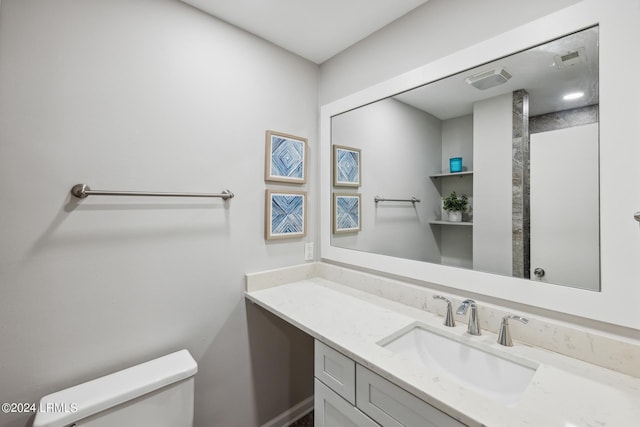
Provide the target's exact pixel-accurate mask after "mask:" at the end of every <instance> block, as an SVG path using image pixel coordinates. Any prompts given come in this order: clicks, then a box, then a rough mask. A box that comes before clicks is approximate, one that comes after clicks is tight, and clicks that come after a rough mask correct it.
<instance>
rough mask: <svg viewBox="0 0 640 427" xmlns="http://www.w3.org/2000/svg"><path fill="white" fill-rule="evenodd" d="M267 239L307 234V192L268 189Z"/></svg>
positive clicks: (266, 211)
mask: <svg viewBox="0 0 640 427" xmlns="http://www.w3.org/2000/svg"><path fill="white" fill-rule="evenodd" d="M266 196H267V197H266V204H265V208H266V209H265V239H267V240H274V239H292V238H296V237H304V236H306V235H307V192H306V191H282V190H266Z"/></svg>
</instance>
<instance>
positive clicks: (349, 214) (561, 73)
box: [331, 26, 600, 291]
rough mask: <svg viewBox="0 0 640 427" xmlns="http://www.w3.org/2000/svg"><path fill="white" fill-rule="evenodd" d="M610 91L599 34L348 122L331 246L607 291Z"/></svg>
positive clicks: (342, 128) (339, 120)
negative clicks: (602, 117) (602, 181)
mask: <svg viewBox="0 0 640 427" xmlns="http://www.w3.org/2000/svg"><path fill="white" fill-rule="evenodd" d="M598 81H599V78H598V27H597V26H595V27H591V28H588V29H585V30H582V31H579V32H575V33H573V34H570V35H567V36H564V37H561V38H558V39H556V40H553V41H551V42H548V43H544V44H541V45H539V46H536V47H533V48H531V49H527V50H525V51H521V52H518V53H516V54H513V55H510V56H507V57H504V58H501V59H498V60H495V61H492V62H490V63H486V64H483V65H481V66H478V67H476V68H473V69H469V70H466V71H463V72H461V73H458V74H455V75H452V76H449V77H446V78H444V79H441V80H438V81H435V82H432V83H429V84H427V85H424V86H421V87H418V88H415V89H412V90H409V91H406V92H403V93H400V94H398V95H395V96H392V97H389V98H386V99H382V100H379V101H377V102H373V103H369V104H367V105H364V106H361V107H359V108H355V109H351V110H349V111H347V112H344V113H341V114H338V115H334V116H333V117H331V143H332V145H333V146H334V147H336V146H337V149H338V150H340V152H339V154H336V151H337V150H336V149H334V150H333V153H334V156H333V160H332V161H333V164H332V171H333V172H332V173H333V176H332V183H331V185H332V193H333V195H332V201H331V203H332V204H333V208H332V220H333V230H332V236H331V244H332V245H333V246H336V247H340V248H345V249H354V250H358V251H365V252H372V253H377V254H382V255H389V256H393V257H399V258H405V259H411V260H417V261H424V262H429V263H436V264H442V265H447V266H454V267H460V268H467V269H473V270H477V271H483V272H489V273H496V274H501V275H506V276H512V277H518V278H523V279H530V280H536V281H541V282H546V283H552V284H559V285H565V286H571V287H578V288H582V289H588V290H594V291H597V290H599V289H600V227H599V224H600V220H599V130H598V126H599V119H598V116H599V114H598V104H599V100H598V86H599V84H598ZM337 175H339V176H337Z"/></svg>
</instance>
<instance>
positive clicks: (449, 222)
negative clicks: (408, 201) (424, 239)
mask: <svg viewBox="0 0 640 427" xmlns="http://www.w3.org/2000/svg"><path fill="white" fill-rule="evenodd" d="M429 224H433V225H457V226H466V227H473V222H468V221H463V222H451V221H443V220H435V221H429Z"/></svg>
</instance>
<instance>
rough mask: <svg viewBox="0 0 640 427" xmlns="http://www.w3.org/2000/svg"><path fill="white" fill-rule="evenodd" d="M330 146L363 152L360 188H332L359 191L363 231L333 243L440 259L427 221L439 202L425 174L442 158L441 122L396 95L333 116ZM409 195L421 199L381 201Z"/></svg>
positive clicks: (434, 214) (335, 238)
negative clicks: (398, 99)
mask: <svg viewBox="0 0 640 427" xmlns="http://www.w3.org/2000/svg"><path fill="white" fill-rule="evenodd" d="M331 129H332V130H331V132H332V138H333V139H332V141H333V144H337V145H345V146H348V147H354V148H359V149H361V150H362V153H361V158H362V186H361V187H360V188H359V189H358V190H357V191H356V190H355V189H349V188H341V187H334V189H333V191H334V192H339V193H345V192H346V193H356V192H357V193H360V194H361V195H362V206H361V208H362V209H361V210H362V220H361V224H362V230H361V231H360V232H358V233H349V234H334V235H333V236H332V241H333V244H334V245H337V246H340V247H346V248H350V249H356V250H361V251H366V252H375V253H381V254H385V255H390V256H397V257H403V258H409V259H415V260H422V261H430V262H438V263H439V262H440V251H439V248H438V241H437V238H438V236H437V232H438V231H439V230H437V228H436V230H435V232H436V234H434V232H432V229H431V226H430V225H429V221H430V220H432V219H435V218H437V217H438V216H439V215H438V212H439V209H440V203H439V200H440V199H439V195H438V193H437V192H436V191H435V187H433V186H432V185H431V184H430V182H429V181H430V180H429V175H431V174H433V173H437V172H438V171H439V167H440V158H441V139H442V133H441V122H440V120H438V119H437V118H435V117H433V116H431V115H430V114H427V113H425V112H423V111H421V110H418V109H417V108H414V107H411V106H409V105H407V104H404V103H402V102H398V101H396V100H394V99H387V100H383V101H380V102H376V103H373V104H370V105H367V106H364V107H362V108H358V109H356V110H353V111H349V112H347V113H345V114H341V115H339V116H336V117H333V119H332V122H331ZM375 196H380V197H384V198H394V199H396V198H410V197H411V196H415V197H417V198H418V199H420V200H421V201H420V203H415V204H412V203H407V202H379V203H377V204H376V203H375V202H374V198H375Z"/></svg>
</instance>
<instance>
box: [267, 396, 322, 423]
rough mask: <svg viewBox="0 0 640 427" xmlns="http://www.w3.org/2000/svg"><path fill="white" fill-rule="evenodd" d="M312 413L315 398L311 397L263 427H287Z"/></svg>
mask: <svg viewBox="0 0 640 427" xmlns="http://www.w3.org/2000/svg"><path fill="white" fill-rule="evenodd" d="M311 411H313V396H310V397H308V398H306V399H305V400H303V401H302V402H300V403H298V404H296V405H295V406H293V407H291V408H289V409H287V410H286V411H284V412H283V413H281V414H280V415H278V416H277V417H275V418H272V419H271V420H269V421H267V422H266V423H264V424H262V426H261V427H287V426H289V425H290V424H292V423H293V422H294V421H296V420H298V419H299V418H302V417H304V416H305V415H307V414H308V413H309V412H311Z"/></svg>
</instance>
